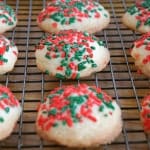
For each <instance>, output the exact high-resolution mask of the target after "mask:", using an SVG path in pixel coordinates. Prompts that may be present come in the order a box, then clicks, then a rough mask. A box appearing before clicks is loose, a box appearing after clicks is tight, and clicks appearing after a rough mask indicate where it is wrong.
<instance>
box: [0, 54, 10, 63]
mask: <svg viewBox="0 0 150 150" xmlns="http://www.w3.org/2000/svg"><path fill="white" fill-rule="evenodd" d="M0 60H1V61H3V62H5V63H7V62H8V59H6V58H4V57H3V56H2V55H0Z"/></svg>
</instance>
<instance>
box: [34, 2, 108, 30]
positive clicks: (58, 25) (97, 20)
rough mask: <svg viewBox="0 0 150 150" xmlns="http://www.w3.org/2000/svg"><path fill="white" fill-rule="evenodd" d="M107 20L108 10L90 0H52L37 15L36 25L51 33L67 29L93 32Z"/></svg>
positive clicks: (104, 24)
mask: <svg viewBox="0 0 150 150" xmlns="http://www.w3.org/2000/svg"><path fill="white" fill-rule="evenodd" d="M109 22H110V15H109V13H108V11H107V10H105V8H104V7H103V6H102V5H101V4H99V3H98V2H95V1H92V0H80V1H79V0H63V1H62V0H53V1H52V2H50V3H48V5H47V7H46V8H44V9H43V10H42V11H41V12H40V13H39V15H38V17H37V24H38V26H39V27H40V28H41V29H42V30H44V31H46V32H52V33H56V32H59V31H60V30H69V29H73V30H78V31H87V32H89V33H95V32H97V31H100V30H102V29H104V28H106V27H107V26H108V24H109Z"/></svg>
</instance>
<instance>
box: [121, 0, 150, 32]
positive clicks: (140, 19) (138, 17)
mask: <svg viewBox="0 0 150 150" xmlns="http://www.w3.org/2000/svg"><path fill="white" fill-rule="evenodd" d="M122 21H123V23H124V25H126V26H127V27H129V28H131V29H132V30H136V31H138V32H140V33H147V32H150V0H137V1H136V3H135V4H134V5H132V6H131V7H130V8H128V9H127V12H126V13H125V14H124V15H123V18H122Z"/></svg>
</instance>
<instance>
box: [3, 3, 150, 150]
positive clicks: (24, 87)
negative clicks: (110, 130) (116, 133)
mask: <svg viewBox="0 0 150 150" xmlns="http://www.w3.org/2000/svg"><path fill="white" fill-rule="evenodd" d="M4 2H5V3H7V4H9V5H11V6H12V7H13V8H14V9H15V10H16V13H17V14H18V17H19V22H18V26H17V27H16V28H15V29H14V30H13V31H9V32H8V33H7V34H6V36H7V37H8V38H9V39H12V40H13V41H15V42H16V44H17V46H18V48H19V51H20V52H19V53H20V55H19V59H18V61H17V64H16V66H15V68H14V70H13V71H12V72H10V73H8V74H6V75H3V76H0V83H2V84H4V85H6V86H8V87H10V88H11V90H12V91H13V92H14V94H15V95H16V96H17V97H18V99H20V102H21V105H22V108H23V111H22V114H21V117H20V120H19V121H18V124H17V129H16V130H15V131H14V132H13V134H12V135H11V136H10V137H9V138H8V139H6V140H4V141H2V142H0V150H9V149H10V150H17V149H18V150H45V149H49V150H53V149H61V150H62V149H67V148H65V147H62V146H59V145H57V144H55V143H49V142H46V141H43V140H41V139H40V138H39V136H38V135H36V131H35V127H34V124H35V119H36V107H37V104H38V103H39V102H41V101H42V100H43V99H44V97H45V95H46V94H47V92H49V90H52V89H53V88H54V87H58V86H62V85H66V84H79V83H81V82H82V83H83V82H86V83H88V84H89V85H93V84H95V85H96V86H97V87H101V88H102V89H103V90H106V92H108V93H110V94H111V95H112V97H113V99H116V101H117V102H118V104H119V105H120V107H121V109H122V116H123V131H122V134H121V135H120V137H119V138H118V139H116V141H114V142H113V143H112V144H109V145H104V146H102V147H101V148H97V149H96V150H100V149H103V150H116V149H117V150H124V149H126V150H138V149H139V150H141V149H143V150H145V149H150V140H149V139H148V137H147V135H145V134H144V131H143V128H142V125H141V122H140V119H139V111H140V109H141V105H140V103H141V102H140V100H141V99H142V98H143V97H144V96H145V95H146V93H147V92H148V91H149V89H150V80H149V79H147V78H146V77H145V76H142V75H141V76H139V75H137V73H136V68H135V66H134V62H133V59H132V58H131V56H130V55H129V52H128V49H129V48H130V47H131V45H132V43H133V41H134V40H135V39H137V38H138V37H139V36H140V34H139V33H136V32H132V31H130V30H129V29H128V28H126V27H125V26H123V25H122V23H121V16H122V14H123V13H124V11H125V10H126V9H127V7H128V6H130V5H131V4H132V3H134V0H132V1H131V0H119V1H118V0H107V1H106V0H101V4H103V5H104V6H105V8H107V9H108V10H109V11H110V14H111V23H110V25H109V27H108V28H107V29H105V30H104V31H103V32H98V33H96V36H97V37H99V38H100V39H102V40H104V41H105V42H106V45H107V47H108V48H109V50H110V53H111V60H110V63H109V65H108V66H107V68H106V69H105V70H103V71H102V72H99V73H96V74H94V75H93V76H91V77H89V78H85V79H81V80H77V81H72V80H67V81H61V80H60V81H59V80H57V79H55V78H49V77H48V76H47V75H45V74H42V73H40V71H39V70H38V69H37V67H36V64H35V57H34V46H35V44H36V43H37V42H38V41H39V39H40V37H41V36H42V34H43V32H42V31H41V30H40V29H39V28H38V27H37V25H36V17H37V15H38V13H39V12H40V11H41V9H42V8H43V7H45V5H46V2H47V1H46V0H41V1H39V0H34V1H32V0H24V1H21V0H16V1H12V0H5V1H4Z"/></svg>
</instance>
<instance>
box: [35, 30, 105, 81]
mask: <svg viewBox="0 0 150 150" xmlns="http://www.w3.org/2000/svg"><path fill="white" fill-rule="evenodd" d="M94 39H95V38H94V36H92V35H90V34H89V33H87V32H84V33H82V32H77V31H74V30H65V31H61V32H59V33H55V34H49V35H47V36H45V37H44V38H42V39H41V41H40V42H39V44H38V45H37V46H36V50H40V51H41V50H42V49H41V47H42V48H43V47H44V48H45V49H46V50H47V51H46V54H45V58H46V59H47V60H53V59H57V58H58V59H59V61H58V62H60V64H59V65H58V66H57V68H56V71H57V72H56V73H58V74H57V75H55V76H56V77H57V78H60V79H66V78H73V79H76V78H79V77H80V72H81V71H83V70H86V69H87V68H96V67H98V66H97V64H96V62H94V61H93V57H94V51H95V50H96V46H95V45H96V44H98V45H100V46H103V47H104V43H103V42H102V41H98V40H97V39H95V40H94ZM89 43H90V44H89ZM61 72H63V73H62V74H61Z"/></svg>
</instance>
